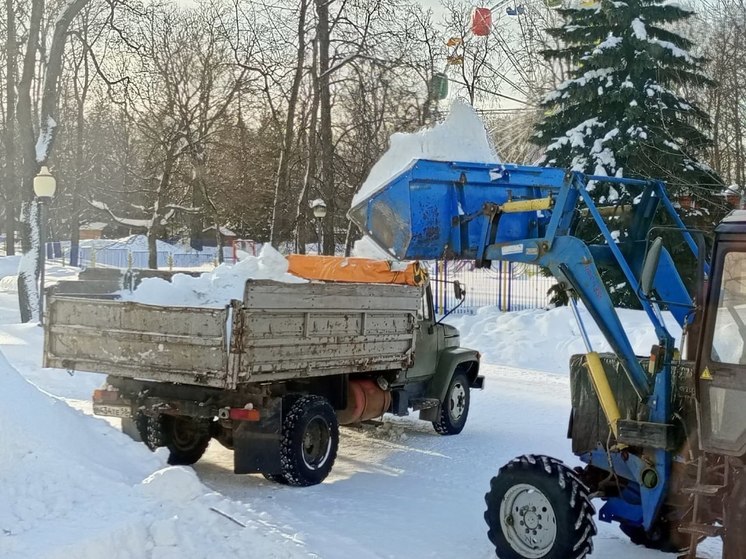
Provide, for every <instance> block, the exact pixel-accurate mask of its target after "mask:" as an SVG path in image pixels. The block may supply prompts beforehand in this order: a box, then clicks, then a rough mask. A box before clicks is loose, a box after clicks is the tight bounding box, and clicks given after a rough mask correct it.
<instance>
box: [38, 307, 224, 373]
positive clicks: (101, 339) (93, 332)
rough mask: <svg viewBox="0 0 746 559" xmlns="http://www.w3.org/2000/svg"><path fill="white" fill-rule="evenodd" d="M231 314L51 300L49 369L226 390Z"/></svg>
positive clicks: (47, 335) (47, 344)
mask: <svg viewBox="0 0 746 559" xmlns="http://www.w3.org/2000/svg"><path fill="white" fill-rule="evenodd" d="M227 316H228V312H227V311H226V310H225V309H208V308H193V307H160V306H155V305H142V304H139V303H133V302H129V301H116V300H114V301H110V300H100V299H87V298H77V297H75V298H73V297H64V296H54V295H53V296H51V297H50V298H49V300H48V310H47V317H46V324H45V339H44V366H45V367H57V368H61V369H73V370H78V371H92V372H101V373H108V374H112V375H117V376H122V377H127V378H148V379H152V380H159V381H165V382H180V383H186V384H199V385H205V386H215V387H222V386H226V384H227V380H228V374H227V351H226V347H227V343H226V323H227Z"/></svg>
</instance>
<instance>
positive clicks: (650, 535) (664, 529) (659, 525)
mask: <svg viewBox="0 0 746 559" xmlns="http://www.w3.org/2000/svg"><path fill="white" fill-rule="evenodd" d="M679 524H680V522H672V521H670V520H666V519H664V518H661V519H659V520H658V522H656V523H655V525H654V526H653V529H652V530H651V531H650V532H646V531H645V529H644V528H643V527H642V526H632V525H630V524H624V523H621V524H619V529H620V530H621V531H622V532H623V533H624V535H626V536H627V537H628V538H629V541H631V542H632V543H633V544H635V545H642V546H645V547H647V548H648V549H655V550H657V551H663V552H664V553H678V552H682V551H687V550H688V549H689V544H690V538H689V535H688V534H684V533H682V532H679Z"/></svg>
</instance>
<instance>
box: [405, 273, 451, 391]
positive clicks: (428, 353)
mask: <svg viewBox="0 0 746 559" xmlns="http://www.w3.org/2000/svg"><path fill="white" fill-rule="evenodd" d="M434 317H435V313H434V312H433V300H432V291H431V290H430V286H427V288H425V290H424V293H423V296H422V304H421V305H420V310H419V312H418V313H417V335H416V339H415V346H414V366H413V367H411V368H410V369H409V370H407V380H408V381H412V380H425V379H427V378H428V377H430V376H432V375H433V374H435V368H436V367H437V365H438V338H439V336H438V334H439V332H440V331H441V330H442V328H439V327H438V325H436V324H435V318H434Z"/></svg>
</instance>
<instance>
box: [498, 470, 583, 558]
mask: <svg viewBox="0 0 746 559" xmlns="http://www.w3.org/2000/svg"><path fill="white" fill-rule="evenodd" d="M484 500H485V501H486V503H487V511H486V512H485V513H484V519H485V521H486V522H487V526H489V531H488V532H487V535H488V537H489V539H490V541H491V542H492V543H493V544H494V546H495V552H496V554H497V556H498V557H499V558H500V559H582V558H583V557H585V556H586V555H590V553H591V552H592V551H593V542H592V538H593V536H594V535H595V534H596V526H595V524H594V523H593V514H594V513H595V510H594V508H593V505H592V504H591V501H590V497H589V496H588V489H587V488H586V487H585V485H583V483H582V482H581V481H580V479H579V478H578V476H577V474H576V473H575V472H574V471H573V470H571V469H570V468H568V467H567V466H565V465H564V464H563V463H562V462H560V461H559V460H557V459H555V458H550V457H548V456H534V455H527V456H520V457H518V458H515V459H514V460H512V461H511V462H509V463H508V464H506V465H505V466H503V467H502V468H500V472H499V474H498V475H497V476H496V477H494V478H492V481H491V482H490V491H489V493H487V494H486V495H485V497H484Z"/></svg>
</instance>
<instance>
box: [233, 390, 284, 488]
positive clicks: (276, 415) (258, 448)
mask: <svg viewBox="0 0 746 559" xmlns="http://www.w3.org/2000/svg"><path fill="white" fill-rule="evenodd" d="M261 411H262V419H261V420H260V421H236V422H234V427H233V445H234V447H233V448H234V455H233V471H234V472H235V473H237V474H258V473H262V474H279V473H280V471H281V465H280V443H281V441H282V398H273V399H272V400H271V402H270V404H269V405H268V406H266V407H263V408H262V410H261Z"/></svg>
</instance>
